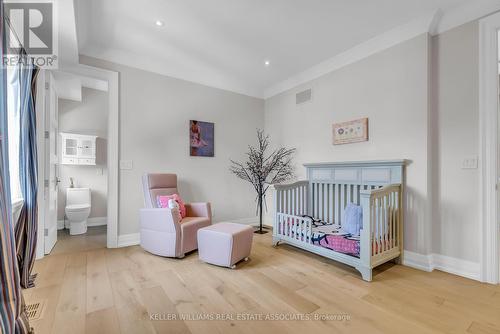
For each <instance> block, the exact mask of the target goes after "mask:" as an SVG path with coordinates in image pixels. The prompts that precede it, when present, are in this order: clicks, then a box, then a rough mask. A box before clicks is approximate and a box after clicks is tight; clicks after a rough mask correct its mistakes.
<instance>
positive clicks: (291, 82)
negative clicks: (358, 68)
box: [264, 10, 441, 99]
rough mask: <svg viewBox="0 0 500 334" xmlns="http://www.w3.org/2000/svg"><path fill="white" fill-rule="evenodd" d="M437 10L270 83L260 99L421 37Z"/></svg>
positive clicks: (432, 25)
mask: <svg viewBox="0 0 500 334" xmlns="http://www.w3.org/2000/svg"><path fill="white" fill-rule="evenodd" d="M440 15H441V11H439V10H437V11H433V12H432V13H430V14H427V15H425V16H423V17H421V18H419V19H416V20H413V21H411V22H409V23H407V24H404V25H401V26H399V27H397V28H395V29H392V30H390V31H387V32H385V33H383V34H380V35H378V36H376V37H374V38H372V39H370V40H368V41H366V42H363V43H361V44H359V45H357V46H355V47H353V48H351V49H349V50H347V51H345V52H343V53H340V54H338V55H336V56H334V57H332V58H330V59H328V60H326V61H324V62H322V63H320V64H318V65H315V66H313V67H311V68H309V69H307V70H305V71H303V72H301V73H298V74H296V75H294V76H292V77H290V78H288V79H287V80H285V81H282V82H280V83H277V84H274V85H272V86H271V87H269V88H267V89H266V90H265V92H264V98H266V99H267V98H270V97H272V96H275V95H277V94H280V93H282V92H285V91H287V90H289V89H292V88H295V87H297V86H300V85H302V84H304V83H306V82H309V81H311V80H314V79H317V78H319V77H321V76H323V75H325V74H327V73H330V72H333V71H335V70H338V69H340V68H342V67H345V66H347V65H350V64H353V63H355V62H357V61H360V60H362V59H364V58H367V57H369V56H371V55H374V54H375V53H378V52H380V51H383V50H386V49H388V48H390V47H393V46H395V45H397V44H400V43H402V42H404V41H407V40H410V39H412V38H414V37H417V36H419V35H421V34H425V33H428V32H429V30H430V29H433V28H434V27H435V26H436V20H437V17H439V16H440Z"/></svg>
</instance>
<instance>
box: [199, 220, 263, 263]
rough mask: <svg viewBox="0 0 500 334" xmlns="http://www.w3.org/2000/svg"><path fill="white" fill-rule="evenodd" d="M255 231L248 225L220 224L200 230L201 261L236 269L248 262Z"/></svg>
mask: <svg viewBox="0 0 500 334" xmlns="http://www.w3.org/2000/svg"><path fill="white" fill-rule="evenodd" d="M252 239H253V229H252V228H251V227H250V226H247V225H241V224H235V223H218V224H214V225H210V226H207V227H204V228H201V229H199V230H198V256H199V257H200V260H202V261H204V262H207V263H210V264H215V265H217V266H223V267H229V268H232V269H234V268H236V263H237V262H239V261H241V260H245V261H247V260H248V257H249V256H250V251H251V249H252Z"/></svg>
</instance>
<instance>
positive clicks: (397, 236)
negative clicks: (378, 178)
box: [360, 184, 403, 268]
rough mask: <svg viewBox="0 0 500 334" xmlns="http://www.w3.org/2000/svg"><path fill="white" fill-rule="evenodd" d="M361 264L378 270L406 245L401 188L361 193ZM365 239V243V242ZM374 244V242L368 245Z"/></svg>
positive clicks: (386, 188)
mask: <svg viewBox="0 0 500 334" xmlns="http://www.w3.org/2000/svg"><path fill="white" fill-rule="evenodd" d="M361 205H362V207H363V230H362V231H361V239H362V240H361V252H360V253H361V254H360V257H361V261H362V262H364V263H365V264H369V265H370V267H372V268H373V267H375V266H377V265H378V264H380V263H382V262H385V261H387V258H388V257H397V256H399V255H400V250H401V249H402V243H403V224H402V220H403V218H402V210H401V208H402V196H401V185H400V184H394V185H389V186H385V187H382V188H380V189H374V190H363V191H361ZM363 239H364V240H363ZM366 240H371V242H366Z"/></svg>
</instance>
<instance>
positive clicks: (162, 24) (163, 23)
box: [156, 20, 165, 27]
mask: <svg viewBox="0 0 500 334" xmlns="http://www.w3.org/2000/svg"><path fill="white" fill-rule="evenodd" d="M156 25H157V26H158V27H163V26H164V25H165V22H163V21H161V20H156Z"/></svg>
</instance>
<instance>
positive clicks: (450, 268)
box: [432, 254, 479, 281]
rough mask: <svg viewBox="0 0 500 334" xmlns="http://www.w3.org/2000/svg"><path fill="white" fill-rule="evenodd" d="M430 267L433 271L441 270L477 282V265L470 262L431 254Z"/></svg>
mask: <svg viewBox="0 0 500 334" xmlns="http://www.w3.org/2000/svg"><path fill="white" fill-rule="evenodd" d="M432 265H433V268H434V269H437V270H441V271H444V272H447V273H450V274H453V275H458V276H462V277H465V278H470V279H473V280H476V281H478V280H479V263H478V262H472V261H467V260H462V259H457V258H454V257H449V256H445V255H440V254H432Z"/></svg>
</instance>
